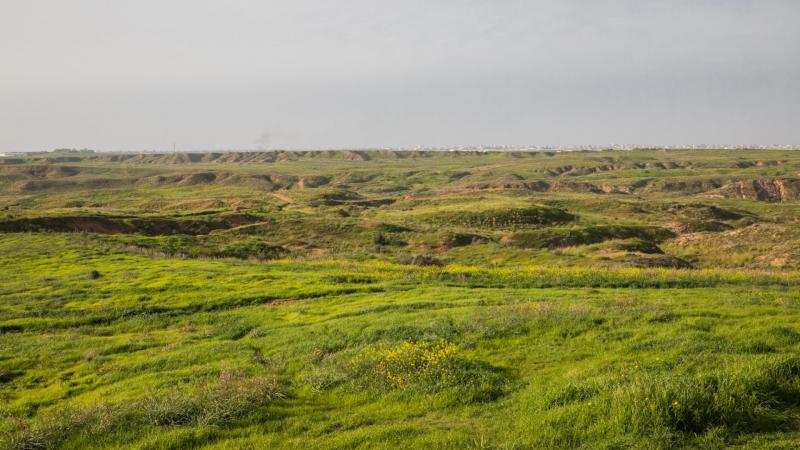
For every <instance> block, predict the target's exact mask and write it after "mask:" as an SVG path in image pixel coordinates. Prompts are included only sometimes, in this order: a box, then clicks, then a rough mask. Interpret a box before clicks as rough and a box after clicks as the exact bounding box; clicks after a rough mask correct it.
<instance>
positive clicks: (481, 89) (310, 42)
mask: <svg viewBox="0 0 800 450" xmlns="http://www.w3.org/2000/svg"><path fill="white" fill-rule="evenodd" d="M798 23H800V2H799V1H796V0H658V1H656V0H594V1H578V0H528V1H517V0H402V1H399V0H337V1H330V0H285V1H274V0H261V1H256V0H224V1H223V0H216V1H209V0H137V1H126V2H122V1H108V0H70V1H64V0H0V151H33V150H50V149H53V148H92V149H96V150H108V151H122V150H126V151H130V150H171V149H172V148H173V147H174V148H177V149H179V150H219V149H270V148H373V147H414V146H437V147H444V146H456V145H541V146H551V145H560V146H570V145H575V146H584V145H611V144H617V145H700V144H725V145H757V144H785V145H797V144H800V56H799V55H800V26H798Z"/></svg>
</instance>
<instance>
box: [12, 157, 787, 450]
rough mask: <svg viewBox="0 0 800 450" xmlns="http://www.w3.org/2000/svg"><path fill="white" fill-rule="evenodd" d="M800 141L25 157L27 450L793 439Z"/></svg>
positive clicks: (15, 182)
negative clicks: (762, 146)
mask: <svg viewBox="0 0 800 450" xmlns="http://www.w3.org/2000/svg"><path fill="white" fill-rule="evenodd" d="M798 217H800V153H797V152H792V151H768V150H758V151H755V150H754V151H747V150H736V151H734V150H708V151H698V150H670V151H667V150H636V151H607V152H574V153H530V154H527V153H474V152H447V153H445V152H408V153H402V152H390V151H363V152H305V153H292V152H264V153H220V154H168V155H126V156H121V155H104V154H86V153H70V152H65V153H43V154H36V155H31V156H29V157H27V158H6V159H2V158H0V420H2V421H1V422H0V446H2V448H9V449H48V448H69V449H84V448H140V449H167V448H169V449H178V448H200V447H202V448H220V449H223V448H224V449H250V448H303V449H305V448H320V449H332V448H337V449H350V448H386V449H394V448H431V449H443V448H454V449H455V448H458V449H461V448H475V449H539V448H554V449H563V448H584V449H596V448H601V449H626V448H632V449H639V448H642V449H671V448H704V449H716V448H748V449H749V448H760V449H781V448H784V449H793V448H797V447H798V446H799V445H800V289H799V288H800V220H798Z"/></svg>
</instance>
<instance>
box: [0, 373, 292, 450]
mask: <svg viewBox="0 0 800 450" xmlns="http://www.w3.org/2000/svg"><path fill="white" fill-rule="evenodd" d="M285 396H286V394H285V393H284V391H283V390H282V389H281V387H280V386H279V385H278V382H277V380H276V378H275V377H271V376H256V377H247V376H245V374H244V373H242V372H240V371H237V370H231V369H224V370H222V371H221V372H220V374H219V377H218V378H217V380H215V381H214V382H211V383H205V384H202V385H200V386H198V387H196V388H187V389H178V390H174V391H171V392H168V393H153V394H150V395H148V396H146V397H144V398H142V399H140V400H136V401H132V402H129V403H126V404H109V403H103V404H96V405H90V406H84V407H77V406H60V407H58V408H56V409H53V410H50V411H48V412H46V413H44V414H41V415H39V416H38V417H37V419H36V421H35V422H34V423H27V422H25V421H21V420H18V419H17V420H16V423H15V424H12V426H11V428H12V429H11V430H9V432H7V433H6V436H5V438H4V439H3V440H2V441H0V448H7V449H15V450H37V449H48V448H54V447H57V446H58V445H60V444H61V443H62V442H64V441H65V440H67V439H69V438H70V437H72V436H74V435H77V434H86V435H88V436H99V435H102V434H106V433H109V432H110V431H112V430H114V429H119V428H122V427H123V426H124V427H136V426H138V427H147V426H155V427H170V426H178V425H193V426H204V425H224V424H226V423H229V422H231V421H233V420H236V419H238V418H241V417H243V416H245V415H247V414H248V413H250V412H252V411H254V410H255V409H257V408H259V407H261V406H264V405H266V404H267V403H269V402H270V401H272V400H276V399H282V398H285ZM6 428H9V427H8V425H7V426H6Z"/></svg>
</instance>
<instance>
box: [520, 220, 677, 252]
mask: <svg viewBox="0 0 800 450" xmlns="http://www.w3.org/2000/svg"><path fill="white" fill-rule="evenodd" d="M672 237H675V234H674V233H673V232H671V231H669V230H667V229H665V228H661V227H653V226H632V225H594V226H587V227H580V228H547V229H543V230H534V231H525V232H521V233H515V234H512V235H510V236H508V237H507V238H506V239H505V241H506V242H507V243H508V244H510V245H512V246H515V247H521V248H551V249H552V248H560V247H573V246H578V245H587V244H596V243H599V242H603V241H608V240H612V239H634V238H635V239H640V240H643V241H648V242H660V241H664V240H666V239H670V238H672Z"/></svg>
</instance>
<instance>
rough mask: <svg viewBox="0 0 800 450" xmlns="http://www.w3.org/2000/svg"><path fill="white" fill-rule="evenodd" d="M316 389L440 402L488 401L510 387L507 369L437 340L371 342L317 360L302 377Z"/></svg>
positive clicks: (494, 398) (499, 395)
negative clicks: (352, 352) (417, 396)
mask: <svg viewBox="0 0 800 450" xmlns="http://www.w3.org/2000/svg"><path fill="white" fill-rule="evenodd" d="M305 381H306V382H308V383H309V384H311V387H312V389H314V390H315V391H320V390H323V389H329V388H333V387H336V386H340V385H345V386H346V389H351V390H356V391H363V390H369V391H374V392H377V393H389V392H407V393H410V394H430V395H435V396H438V397H440V399H442V400H444V402H445V403H462V404H463V403H475V402H486V401H493V400H496V399H497V398H499V397H501V396H502V395H503V394H504V393H505V392H506V391H507V390H508V388H509V386H510V383H509V376H508V373H507V371H505V370H503V369H499V368H497V367H493V366H491V365H490V364H487V363H485V362H483V361H477V360H472V359H467V358H464V357H463V356H462V355H461V350H460V348H459V346H457V345H456V344H454V343H452V342H449V341H446V340H439V341H436V342H428V341H402V342H400V343H398V344H395V345H392V346H371V347H367V348H366V349H363V350H362V351H360V352H358V353H356V354H355V355H354V356H352V355H351V356H350V357H345V356H344V355H335V356H332V357H330V358H326V359H325V360H323V361H321V362H320V364H319V365H318V366H317V367H315V368H313V369H312V370H311V371H310V373H309V374H308V375H307V376H306V377H305Z"/></svg>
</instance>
